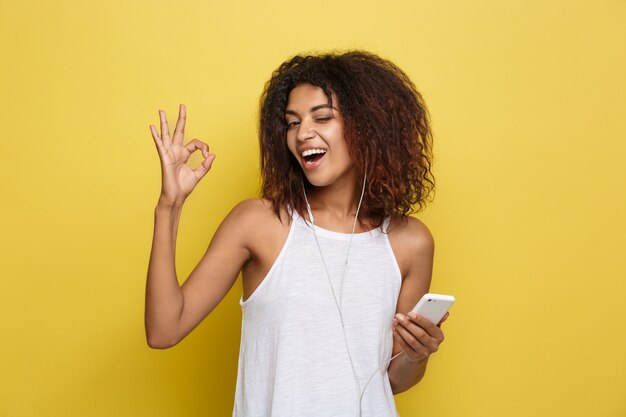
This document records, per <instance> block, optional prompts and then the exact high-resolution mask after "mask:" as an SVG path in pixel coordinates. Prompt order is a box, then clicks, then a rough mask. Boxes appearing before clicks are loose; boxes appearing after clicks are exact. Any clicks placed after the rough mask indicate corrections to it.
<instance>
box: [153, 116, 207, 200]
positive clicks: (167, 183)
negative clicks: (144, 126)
mask: <svg viewBox="0 0 626 417" xmlns="http://www.w3.org/2000/svg"><path fill="white" fill-rule="evenodd" d="M186 116H187V113H186V109H185V106H184V105H183V104H181V105H180V107H179V111H178V120H177V121H176V128H175V129H174V137H173V138H170V132H169V128H168V126H167V118H166V116H165V111H163V110H159V117H160V119H161V135H160V136H159V134H158V133H157V130H156V127H154V126H153V125H150V131H151V132H152V138H153V139H154V143H155V144H156V147H157V151H158V152H159V158H160V160H161V179H162V185H161V200H162V201H164V202H165V203H168V204H174V203H183V202H184V201H185V199H186V198H187V197H188V196H189V194H191V192H192V191H193V189H194V188H195V186H196V184H198V181H200V180H201V179H202V177H204V176H205V175H206V173H207V172H209V169H211V165H212V164H213V160H214V159H215V154H210V153H209V146H208V145H207V144H206V143H204V142H202V141H199V140H198V139H192V140H190V141H189V142H188V143H187V144H186V145H183V135H184V133H185V119H186ZM198 149H200V150H201V151H202V155H203V156H204V158H205V159H204V161H202V163H201V164H200V165H198V167H197V168H196V169H191V168H190V167H189V165H187V161H188V160H189V157H190V156H191V154H192V153H193V152H195V151H196V150H198Z"/></svg>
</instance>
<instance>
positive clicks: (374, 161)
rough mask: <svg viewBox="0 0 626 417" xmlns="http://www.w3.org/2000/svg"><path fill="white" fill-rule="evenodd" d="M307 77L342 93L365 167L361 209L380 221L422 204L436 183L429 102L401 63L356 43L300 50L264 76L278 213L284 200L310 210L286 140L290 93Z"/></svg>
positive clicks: (268, 160) (266, 172)
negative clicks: (340, 50)
mask: <svg viewBox="0 0 626 417" xmlns="http://www.w3.org/2000/svg"><path fill="white" fill-rule="evenodd" d="M305 83H307V84H312V85H314V86H317V87H320V88H321V89H322V90H323V91H324V93H325V94H326V96H327V97H328V103H329V104H332V93H333V92H334V93H335V95H336V98H337V101H339V104H340V112H341V115H342V117H343V119H344V137H345V140H346V142H347V145H348V149H349V154H350V157H351V158H352V160H353V161H354V163H355V166H356V169H357V172H358V173H359V174H360V175H361V176H362V175H363V173H366V174H367V185H366V192H365V195H364V196H363V202H362V204H361V213H363V216H359V217H361V219H363V218H366V219H369V220H370V221H371V223H372V224H373V225H374V227H380V226H381V224H382V223H383V220H384V219H385V218H386V217H387V216H390V215H394V214H397V215H401V216H402V218H405V217H406V216H408V215H409V214H412V213H417V212H419V211H421V210H422V209H423V208H424V207H425V201H426V199H427V197H428V196H429V194H430V193H431V191H434V186H435V182H434V177H433V175H432V172H431V165H432V132H431V128H430V123H429V114H428V110H427V109H426V106H425V104H424V101H423V99H422V96H421V95H420V93H419V92H418V91H417V89H416V88H415V85H414V84H413V82H411V80H410V79H409V77H408V76H407V75H406V74H405V73H404V72H403V71H402V70H401V69H400V68H398V67H397V66H396V65H395V64H393V63H392V62H390V61H388V60H386V59H383V58H381V57H380V56H378V55H375V54H373V53H370V52H366V51H361V50H353V51H348V52H344V53H336V52H333V53H325V54H320V55H306V56H301V55H296V56H294V57H292V58H291V59H289V60H287V61H285V62H284V63H282V64H281V65H280V67H279V68H278V69H276V70H275V71H274V72H273V73H272V77H271V78H270V79H269V81H267V83H266V84H265V88H264V90H263V93H262V94H261V98H260V100H259V104H260V110H259V141H260V147H261V152H260V157H261V161H260V166H261V176H262V178H261V181H262V187H261V189H262V191H261V195H262V197H263V198H266V199H268V200H270V201H271V202H272V205H273V209H274V211H275V213H276V215H277V216H278V217H279V219H280V209H281V207H285V208H287V207H291V208H293V209H295V210H297V211H298V213H299V214H300V215H301V216H303V217H304V213H305V212H306V203H305V200H304V197H303V190H302V186H303V185H302V184H303V183H302V178H304V186H305V187H306V189H309V188H310V187H311V184H310V183H309V182H308V181H307V180H306V177H305V176H303V175H302V173H301V171H302V169H301V167H300V165H299V164H298V161H297V160H296V159H295V157H294V156H293V155H292V153H291V152H290V151H289V149H288V147H287V141H286V137H287V123H286V122H285V109H286V106H287V99H288V96H289V93H290V91H291V90H292V89H293V88H294V87H296V86H297V85H298V84H305ZM433 194H434V193H433ZM431 201H432V199H431ZM416 204H417V205H418V209H417V210H415V209H414V208H413V207H414V205H416ZM360 223H361V225H362V226H364V223H363V221H362V220H360Z"/></svg>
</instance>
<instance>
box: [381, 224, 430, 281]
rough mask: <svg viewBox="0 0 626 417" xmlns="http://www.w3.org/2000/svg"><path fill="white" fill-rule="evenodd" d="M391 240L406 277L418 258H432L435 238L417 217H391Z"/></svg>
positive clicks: (389, 230)
mask: <svg viewBox="0 0 626 417" xmlns="http://www.w3.org/2000/svg"><path fill="white" fill-rule="evenodd" d="M388 232H389V235H388V236H389V242H390V243H391V246H392V248H393V250H394V253H395V255H396V258H397V260H398V264H399V266H400V270H401V272H402V277H403V278H404V277H406V276H407V275H408V273H409V272H410V270H411V269H412V267H413V266H414V264H415V262H416V260H418V259H421V260H422V261H423V260H424V259H429V258H430V259H432V257H433V253H434V250H435V239H434V237H433V235H432V233H431V231H430V229H429V228H428V227H427V226H426V224H425V223H424V222H423V221H421V220H420V219H417V218H415V217H411V216H407V217H405V218H404V219H403V218H401V217H400V216H393V217H392V218H391V221H390V224H389V228H388Z"/></svg>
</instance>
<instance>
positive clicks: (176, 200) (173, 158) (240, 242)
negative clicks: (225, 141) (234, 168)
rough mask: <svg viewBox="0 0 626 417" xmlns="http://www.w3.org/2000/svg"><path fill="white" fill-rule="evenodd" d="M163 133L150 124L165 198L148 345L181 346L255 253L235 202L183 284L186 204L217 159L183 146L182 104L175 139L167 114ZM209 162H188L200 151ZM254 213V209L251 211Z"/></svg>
mask: <svg viewBox="0 0 626 417" xmlns="http://www.w3.org/2000/svg"><path fill="white" fill-rule="evenodd" d="M159 115H160V119H161V135H160V136H159V135H158V133H157V131H156V128H155V127H154V126H152V125H151V126H150V130H151V131H152V137H153V139H154V142H155V144H156V147H157V151H158V152H159V158H160V160H161V171H162V189H161V196H160V198H159V201H158V203H157V206H156V208H155V211H154V215H155V222H154V235H153V241H152V251H151V254H150V262H149V266H148V276H147V281H146V300H145V302H146V305H145V329H146V338H147V342H148V345H149V346H150V347H153V348H157V349H164V348H168V347H171V346H174V345H175V344H177V343H178V342H179V341H180V340H182V339H183V338H184V337H185V336H186V335H187V334H188V333H189V332H190V331H191V330H192V329H193V328H194V327H196V326H197V325H198V323H200V321H202V319H203V318H204V317H206V315H208V314H209V313H210V312H211V311H212V310H213V309H214V308H215V306H216V305H217V304H218V303H219V302H220V301H221V300H222V299H223V298H224V296H225V295H226V293H227V292H228V290H229V289H230V288H231V287H232V285H233V284H234V282H235V280H236V279H237V275H238V274H239V271H240V270H241V268H242V266H243V265H244V263H245V262H246V261H247V260H248V258H249V256H250V253H249V251H248V249H247V247H246V246H247V245H246V233H245V229H242V227H244V228H245V225H246V224H247V221H246V219H247V218H249V217H251V216H249V215H248V216H246V213H247V211H246V208H247V207H249V206H250V204H249V203H248V204H246V203H245V202H244V203H241V204H239V205H238V206H236V207H235V208H234V209H233V210H232V211H231V213H229V215H228V216H227V217H226V218H225V219H224V221H223V222H222V224H221V225H220V226H219V227H218V230H217V231H216V233H215V235H214V237H213V239H212V240H211V243H210V245H209V247H208V249H207V251H206V253H205V255H204V257H203V258H202V259H201V261H200V262H199V264H198V265H197V266H196V268H195V269H194V270H193V272H192V273H191V274H190V276H189V278H188V279H187V280H186V281H185V283H184V284H183V286H182V288H181V287H180V286H179V284H178V279H177V276H176V267H175V252H176V234H177V230H178V222H179V219H180V214H181V211H182V207H183V204H184V202H185V200H186V198H187V197H188V196H189V194H190V193H191V192H192V191H193V189H194V188H195V186H196V185H197V183H198V181H199V180H200V179H201V178H202V177H203V176H204V175H206V173H207V172H208V171H209V169H210V168H211V164H212V162H213V160H214V158H215V155H214V154H209V153H208V146H207V145H206V144H205V143H203V142H201V141H199V140H197V139H193V140H191V141H190V142H189V143H187V145H183V133H184V127H185V118H186V109H185V107H184V106H183V105H181V106H180V112H179V118H178V121H177V123H176V129H175V132H174V137H173V138H172V139H170V135H169V131H168V126H167V119H166V117H165V112H163V111H160V112H159ZM198 149H200V150H202V153H203V155H204V157H205V160H204V161H203V162H202V163H201V164H200V165H199V166H198V167H197V168H196V169H195V170H192V169H191V168H190V167H189V166H188V165H187V163H186V162H187V160H188V159H189V156H190V155H191V153H193V152H194V151H195V150H198ZM248 211H249V210H248Z"/></svg>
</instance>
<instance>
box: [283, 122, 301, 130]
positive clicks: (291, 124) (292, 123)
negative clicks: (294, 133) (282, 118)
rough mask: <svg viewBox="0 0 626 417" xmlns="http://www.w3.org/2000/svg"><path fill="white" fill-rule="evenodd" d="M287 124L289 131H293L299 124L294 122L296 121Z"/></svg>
mask: <svg viewBox="0 0 626 417" xmlns="http://www.w3.org/2000/svg"><path fill="white" fill-rule="evenodd" d="M286 123H287V129H291V128H292V127H294V126H295V125H297V124H298V123H299V122H298V121H295V120H294V121H291V122H286Z"/></svg>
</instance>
